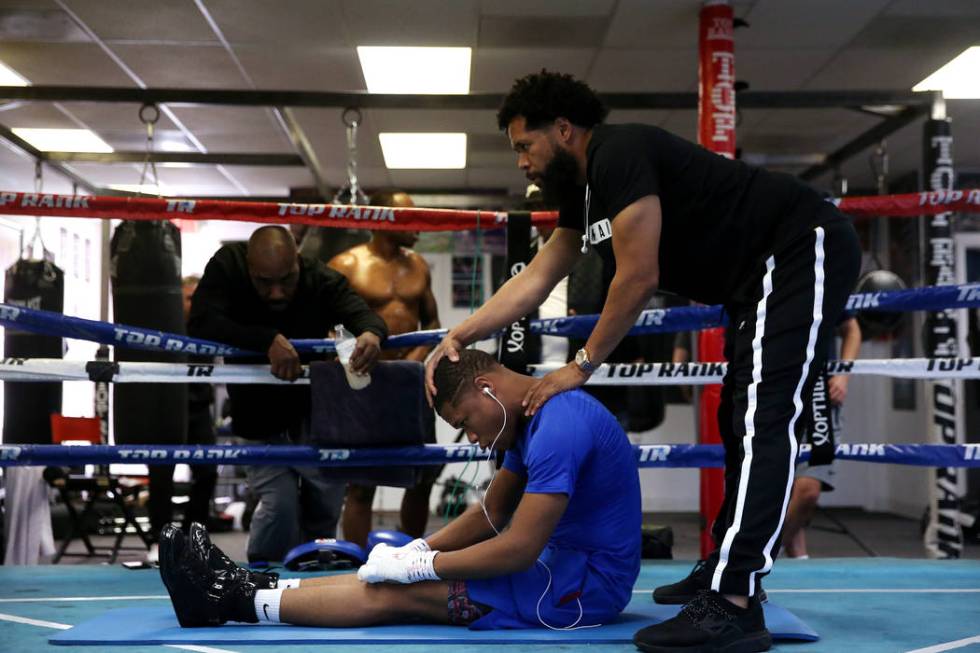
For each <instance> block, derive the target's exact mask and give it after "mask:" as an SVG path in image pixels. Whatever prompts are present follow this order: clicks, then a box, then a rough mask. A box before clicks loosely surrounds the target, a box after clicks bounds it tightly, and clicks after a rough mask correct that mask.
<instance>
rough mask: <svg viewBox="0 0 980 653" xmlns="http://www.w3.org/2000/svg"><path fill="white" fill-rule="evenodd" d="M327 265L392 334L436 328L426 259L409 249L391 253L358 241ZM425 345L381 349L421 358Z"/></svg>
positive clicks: (388, 353) (385, 354)
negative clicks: (347, 282)
mask: <svg viewBox="0 0 980 653" xmlns="http://www.w3.org/2000/svg"><path fill="white" fill-rule="evenodd" d="M329 265H330V267H332V268H334V269H335V270H337V271H338V272H340V273H342V274H343V275H344V276H345V277H347V280H348V281H349V282H350V285H351V287H352V288H353V289H354V291H355V292H357V294H359V295H360V296H361V297H362V298H364V301H366V302H367V304H368V306H370V307H371V309H372V310H373V311H375V312H376V313H377V314H378V315H380V316H381V319H383V320H384V321H385V324H387V325H388V332H389V333H390V334H391V335H396V334H399V333H409V332H412V331H418V330H419V329H428V328H436V327H437V326H438V316H437V313H436V308H435V299H434V298H433V297H432V290H431V286H430V280H429V266H428V265H427V264H426V262H425V259H423V258H422V257H421V256H419V255H418V254H416V253H415V252H413V251H412V250H410V249H406V248H404V247H400V248H398V251H397V252H396V253H394V254H393V255H392V256H390V257H384V256H381V255H379V254H377V253H376V252H374V251H372V249H371V246H370V244H365V245H358V246H357V247H353V248H351V249H349V250H347V251H346V252H344V253H342V254H339V255H337V256H336V257H334V258H333V260H331V261H330V264H329ZM426 351H427V348H411V347H409V348H402V349H385V350H382V352H381V354H382V358H384V359H387V360H392V359H403V358H408V359H412V360H422V359H423V358H424V356H425V353H426Z"/></svg>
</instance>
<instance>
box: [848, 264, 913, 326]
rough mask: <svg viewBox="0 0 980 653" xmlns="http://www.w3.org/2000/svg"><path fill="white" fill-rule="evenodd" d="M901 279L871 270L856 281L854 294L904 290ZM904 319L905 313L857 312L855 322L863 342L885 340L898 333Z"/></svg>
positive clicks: (892, 274)
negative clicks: (874, 339) (858, 326)
mask: <svg viewBox="0 0 980 653" xmlns="http://www.w3.org/2000/svg"><path fill="white" fill-rule="evenodd" d="M906 288H907V286H906V285H905V282H904V281H902V278H901V277H900V276H898V275H897V274H895V273H894V272H889V271H888V270H872V271H871V272H867V273H865V274H864V275H862V276H861V278H860V279H858V282H857V287H856V288H855V289H854V292H856V293H867V294H872V293H877V292H895V291H898V290H905V289H906ZM904 319H905V313H899V312H891V311H858V314H857V321H858V324H859V325H860V326H861V335H862V336H863V339H864V340H868V339H869V338H886V337H889V336H891V335H893V334H894V333H895V332H896V331H898V329H899V327H900V326H901V325H902V321H903V320H904Z"/></svg>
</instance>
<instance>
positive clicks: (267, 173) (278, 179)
mask: <svg viewBox="0 0 980 653" xmlns="http://www.w3.org/2000/svg"><path fill="white" fill-rule="evenodd" d="M225 168H226V169H227V170H228V172H230V173H231V174H232V175H233V176H234V177H235V179H237V180H238V182H239V183H241V184H242V185H243V186H245V187H246V188H248V191H249V193H250V194H252V195H268V196H273V197H275V196H282V197H286V196H287V195H288V194H289V189H290V188H292V187H296V186H304V185H306V186H308V185H310V184H311V183H312V180H311V179H310V172H309V171H308V170H307V169H306V168H299V167H296V168H293V167H288V168H287V167H274V168H272V167H265V166H225Z"/></svg>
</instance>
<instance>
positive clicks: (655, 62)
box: [588, 48, 737, 92]
mask: <svg viewBox="0 0 980 653" xmlns="http://www.w3.org/2000/svg"><path fill="white" fill-rule="evenodd" d="M736 65H737V64H736ZM697 81H698V58H697V50H612V49H608V48H606V49H603V50H600V51H599V56H598V57H596V61H595V65H594V66H593V67H592V70H591V72H590V73H589V78H588V82H589V84H590V85H591V86H592V87H593V88H595V89H596V90H597V91H606V92H617V91H619V92H622V91H649V92H667V91H675V92H680V91H688V90H690V89H691V88H692V87H693V86H694V85H696V84H697Z"/></svg>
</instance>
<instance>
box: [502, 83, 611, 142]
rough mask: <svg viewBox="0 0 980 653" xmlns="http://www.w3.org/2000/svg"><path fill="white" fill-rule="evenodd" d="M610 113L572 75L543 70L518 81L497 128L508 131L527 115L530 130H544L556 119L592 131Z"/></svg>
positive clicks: (511, 90)
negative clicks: (511, 123) (565, 120)
mask: <svg viewBox="0 0 980 653" xmlns="http://www.w3.org/2000/svg"><path fill="white" fill-rule="evenodd" d="M608 114H609V109H608V108H606V106H605V105H604V104H603V103H602V100H600V99H599V96H597V95H596V94H595V91H593V90H592V89H591V88H589V85H588V84H586V83H585V82H582V81H579V80H577V79H575V78H574V77H572V76H571V75H566V74H563V73H553V72H549V71H547V70H545V69H541V72H540V73H532V74H530V75H527V76H526V77H521V78H520V79H518V80H517V81H516V82H514V86H513V87H511V89H510V92H509V93H508V94H507V97H505V98H504V103H503V105H501V107H500V110H499V111H497V126H498V127H500V129H501V130H502V131H504V130H506V129H507V125H509V124H510V121H511V120H513V119H514V118H516V117H517V116H524V119H525V120H526V121H527V128H528V129H540V128H541V127H542V126H544V125H546V124H548V123H549V122H552V121H554V120H555V119H556V118H565V119H567V120H568V121H569V122H571V123H572V124H573V125H577V126H578V127H584V128H586V129H589V128H591V127H595V126H596V125H598V124H599V123H601V122H602V121H603V120H605V119H606V116H607V115H608Z"/></svg>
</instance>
